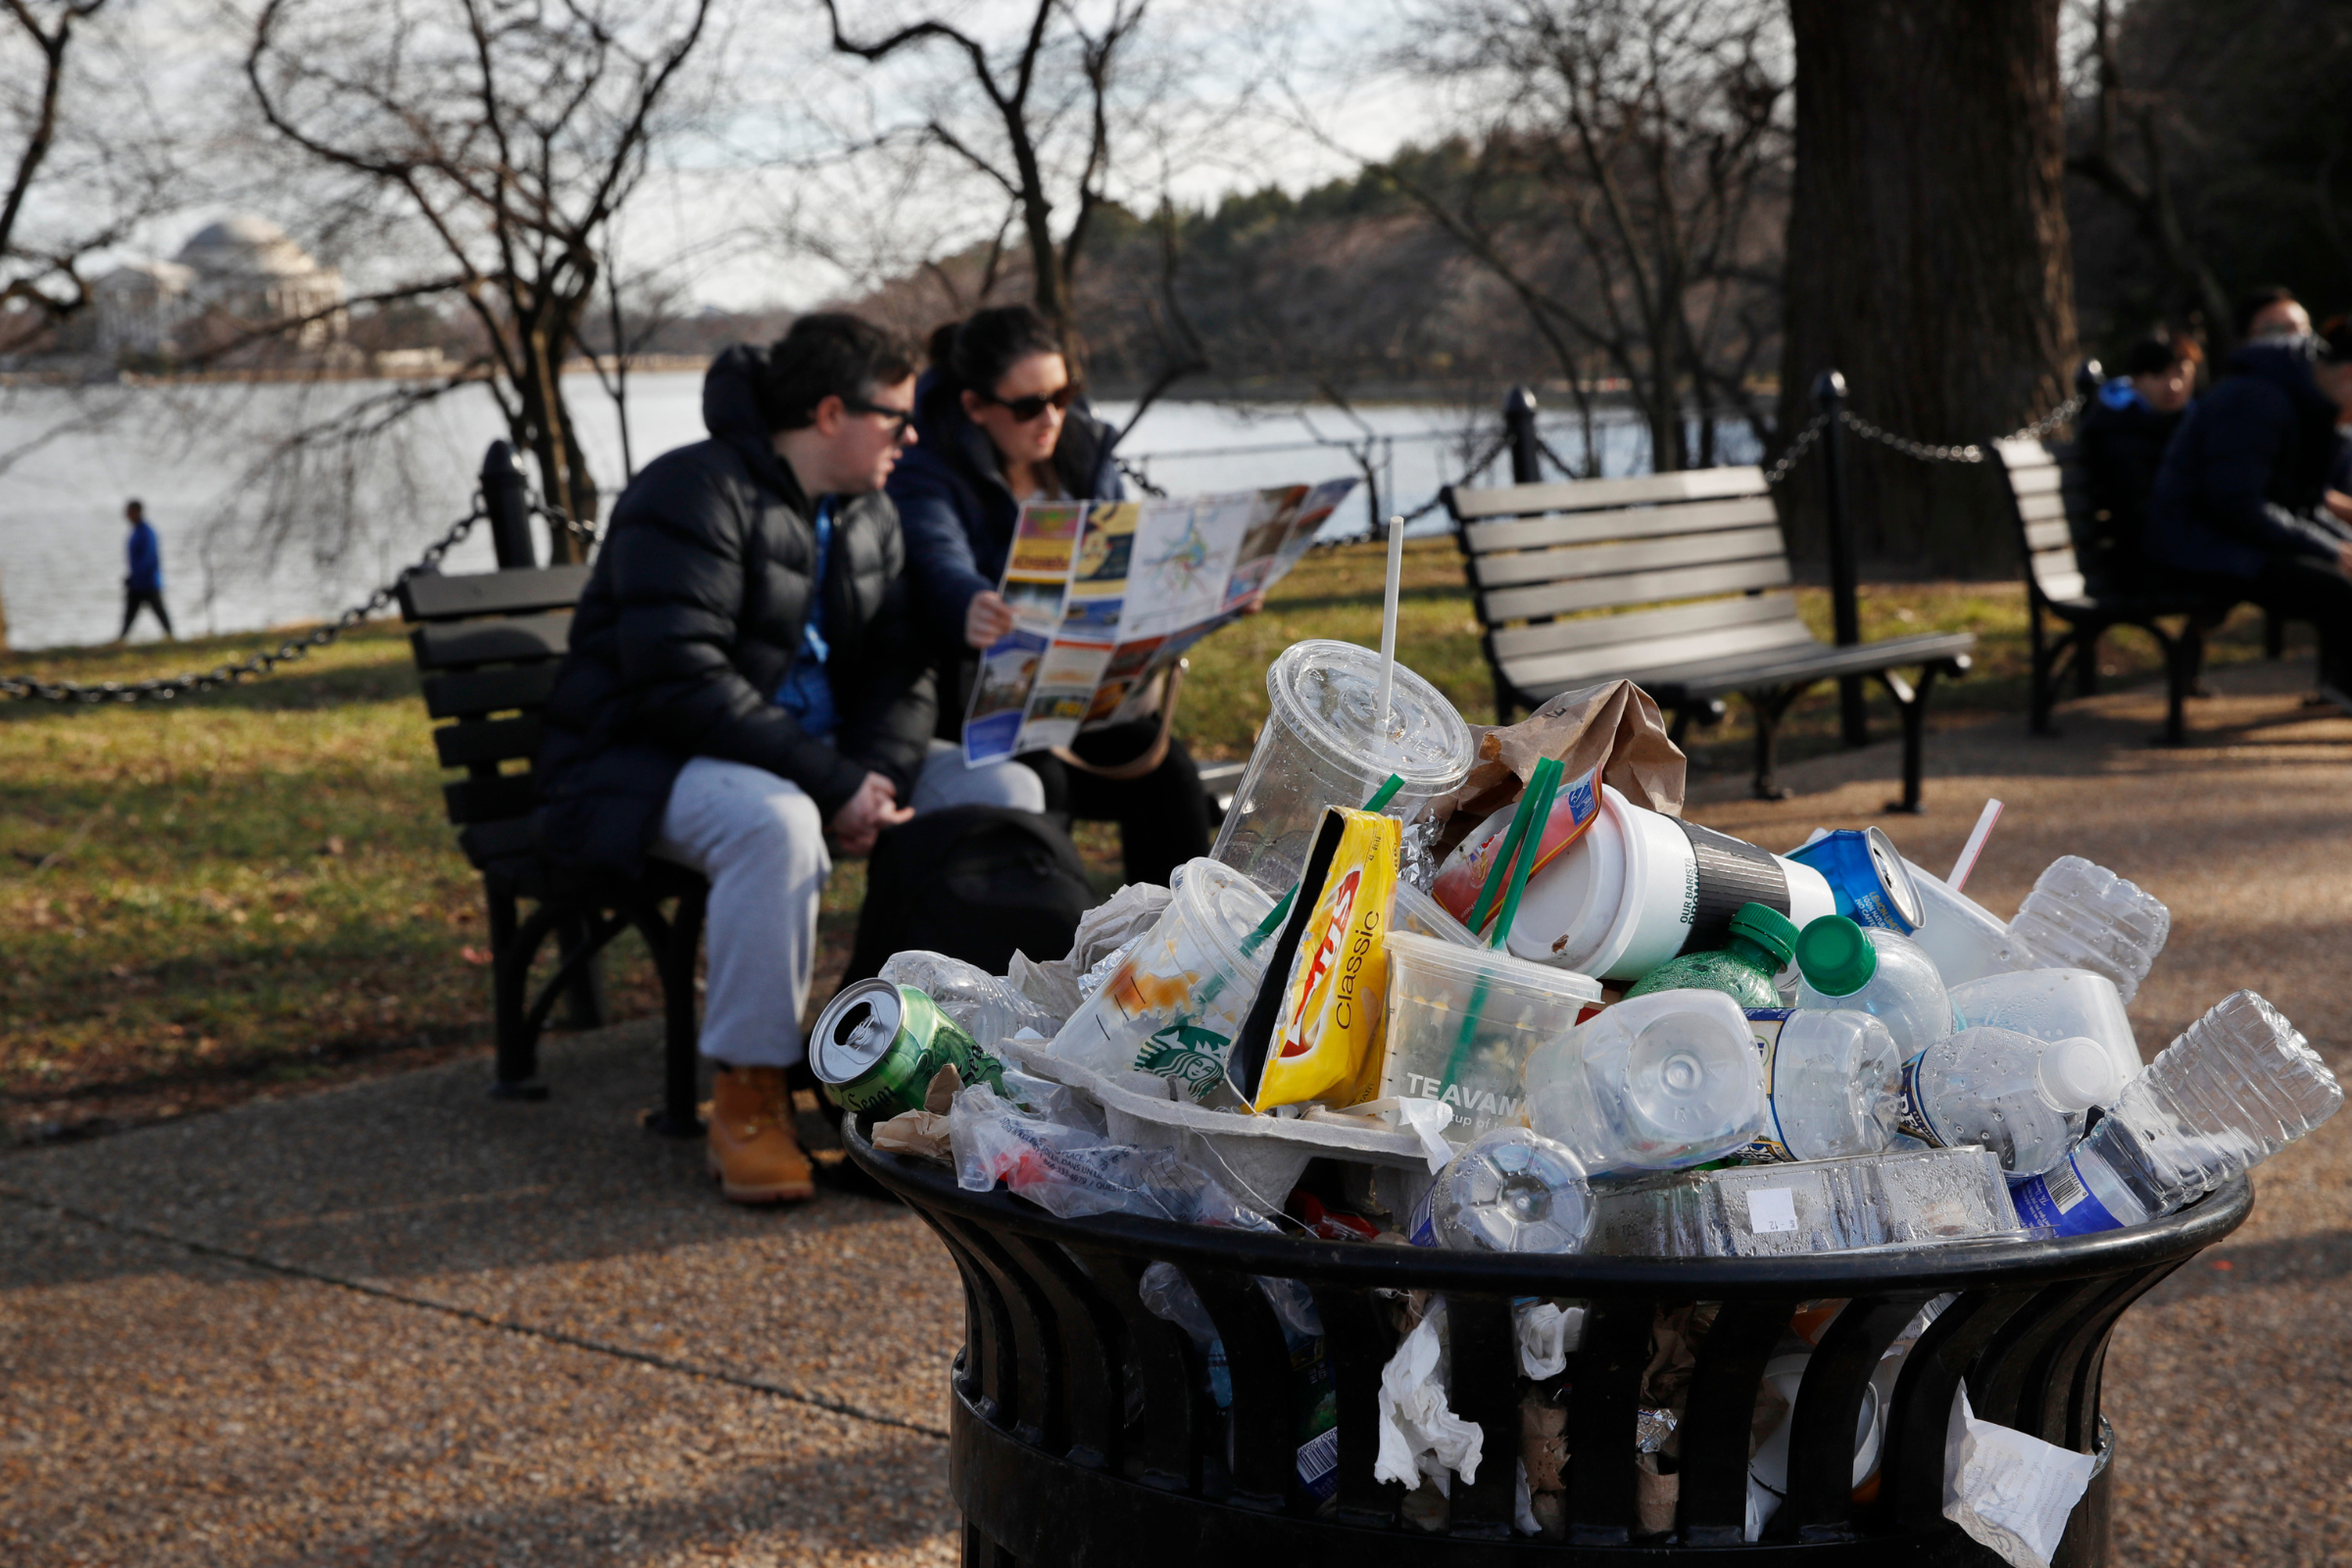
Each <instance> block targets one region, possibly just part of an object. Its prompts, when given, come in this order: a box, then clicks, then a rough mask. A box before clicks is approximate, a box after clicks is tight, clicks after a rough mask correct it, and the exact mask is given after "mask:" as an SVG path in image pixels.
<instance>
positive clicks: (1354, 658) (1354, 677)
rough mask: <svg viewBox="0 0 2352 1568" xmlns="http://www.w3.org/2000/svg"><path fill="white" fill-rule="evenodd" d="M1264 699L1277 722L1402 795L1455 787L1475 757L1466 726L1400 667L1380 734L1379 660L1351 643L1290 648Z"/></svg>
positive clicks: (1271, 674)
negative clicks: (1387, 781) (1395, 785)
mask: <svg viewBox="0 0 2352 1568" xmlns="http://www.w3.org/2000/svg"><path fill="white" fill-rule="evenodd" d="M1266 699H1267V701H1268V702H1270V703H1272V704H1273V705H1274V716H1275V717H1276V718H1278V719H1280V720H1281V721H1282V723H1283V724H1284V725H1285V726H1286V727H1287V728H1289V729H1290V730H1291V731H1292V733H1294V734H1296V735H1297V736H1298V737H1299V739H1300V740H1302V741H1304V742H1305V743H1306V744H1307V745H1308V746H1310V747H1312V748H1313V749H1314V750H1316V751H1318V752H1320V753H1322V754H1323V755H1324V756H1326V757H1329V758H1332V759H1334V760H1337V761H1339V762H1341V763H1342V764H1344V765H1346V766H1348V767H1350V768H1353V769H1355V770H1357V771H1359V772H1361V773H1363V774H1364V775H1365V776H1367V777H1370V778H1383V777H1386V776H1387V775H1388V774H1391V773H1395V774H1396V775H1397V776H1398V777H1399V778H1401V779H1403V780H1404V788H1405V792H1406V793H1407V794H1411V795H1437V794H1442V793H1443V792H1445V791H1446V790H1450V789H1452V788H1454V787H1455V786H1456V785H1458V784H1460V783H1461V781H1462V780H1463V778H1465V777H1466V776H1468V774H1469V772H1470V764H1471V762H1472V761H1473V760H1475V757H1476V753H1475V751H1474V749H1473V746H1472V742H1471V739H1470V725H1469V722H1468V721H1467V720H1465V719H1464V718H1463V717H1462V715H1461V714H1460V713H1459V712H1457V711H1455V710H1454V706H1453V704H1451V703H1449V702H1447V701H1446V697H1445V695H1444V694H1443V693H1442V692H1440V691H1439V690H1438V689H1437V688H1436V687H1435V686H1432V685H1431V684H1430V683H1429V682H1428V681H1426V680H1423V679H1422V678H1421V677H1420V676H1419V675H1416V674H1415V673H1413V671H1411V670H1409V669H1407V668H1405V667H1404V665H1402V664H1401V663H1400V664H1398V665H1397V684H1396V689H1395V691H1394V692H1393V693H1392V694H1391V696H1390V699H1389V703H1390V722H1389V724H1388V725H1387V726H1386V727H1387V733H1386V734H1385V735H1384V734H1380V733H1377V729H1378V726H1376V725H1375V723H1374V718H1373V712H1372V711H1373V710H1374V709H1375V708H1377V707H1379V706H1380V655H1378V654H1376V653H1374V652H1373V651H1372V650H1371V649H1369V648H1362V647H1358V646H1357V645H1356V644H1354V643H1343V642H1333V641H1331V640H1329V639H1326V638H1314V639H1310V640H1308V641H1306V642H1299V643H1293V644H1291V646H1290V647H1288V648H1286V649H1284V650H1283V652H1282V657H1281V658H1279V659H1277V660H1275V661H1274V662H1273V664H1272V665H1270V666H1269V667H1268V668H1267V670H1266ZM1350 804H1353V803H1350Z"/></svg>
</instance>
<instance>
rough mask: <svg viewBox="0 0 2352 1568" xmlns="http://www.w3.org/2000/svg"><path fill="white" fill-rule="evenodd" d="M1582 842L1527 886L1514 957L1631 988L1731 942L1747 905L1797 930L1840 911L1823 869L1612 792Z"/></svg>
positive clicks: (1604, 790) (1603, 793) (1607, 790)
mask: <svg viewBox="0 0 2352 1568" xmlns="http://www.w3.org/2000/svg"><path fill="white" fill-rule="evenodd" d="M1600 797H1601V805H1600V814H1599V815H1598V816H1597V817H1596V818H1594V820H1593V825H1592V826H1591V827H1590V828H1588V829H1586V831H1585V835H1584V837H1583V838H1581V839H1579V840H1577V842H1576V843H1574V844H1572V845H1570V846H1569V847H1568V849H1567V850H1565V851H1564V852H1562V853H1561V855H1560V857H1559V858H1557V859H1555V860H1553V861H1552V862H1551V863H1550V864H1549V865H1547V866H1545V867H1544V869H1543V870H1541V871H1538V872H1536V873H1535V875H1533V876H1531V877H1530V878H1528V882H1527V891H1526V893H1525V894H1523V895H1522V896H1521V898H1520V902H1519V915H1518V918H1517V920H1516V922H1515V923H1514V924H1513V925H1512V927H1511V935H1510V943H1509V946H1510V951H1511V952H1512V953H1514V954H1517V955H1518V956H1520V957H1522V958H1530V959H1533V960H1535V961H1536V962H1538V963H1548V964H1556V965H1558V966H1559V967H1561V968H1564V969H1574V970H1576V971H1578V972H1579V973H1581V974H1589V975H1598V976H1600V977H1601V978H1602V979H1606V980H1620V981H1627V982H1631V981H1635V980H1639V979H1641V978H1642V976H1643V975H1645V974H1647V973H1649V971H1650V970H1652V969H1654V968H1656V967H1657V966H1658V965H1659V964H1661V963H1664V962H1665V961H1666V960H1667V959H1668V958H1671V957H1673V956H1675V955H1676V954H1678V953H1684V952H1691V953H1704V952H1708V951H1711V950H1713V949H1716V948H1720V947H1722V946H1723V945H1724V944H1725V942H1726V941H1728V940H1729V939H1730V936H1731V919H1732V915H1733V913H1734V912H1735V911H1737V910H1738V909H1739V907H1740V906H1741V905H1742V904H1750V903H1753V904H1762V905H1765V906H1768V907H1771V908H1775V909H1778V910H1780V911H1781V912H1782V913H1783V914H1786V915H1787V916H1789V919H1791V920H1793V921H1795V922H1796V924H1797V925H1798V926H1799V927H1802V926H1803V925H1805V924H1806V923H1807V922H1808V921H1812V920H1816V919H1819V918H1820V917H1821V916H1823V915H1825V914H1835V913H1837V912H1838V902H1837V898H1836V895H1835V894H1833V893H1832V892H1831V890H1830V884H1829V882H1828V881H1827V879H1825V878H1824V877H1823V876H1822V874H1821V873H1820V872H1819V871H1816V870H1815V869H1813V867H1811V866H1809V865H1804V864H1800V863H1799V862H1797V861H1795V860H1791V859H1789V858H1786V857H1783V856H1778V855H1772V854H1769V853H1767V852H1766V851H1764V850H1760V849H1758V848H1756V846H1754V845H1752V844H1748V843H1744V842H1742V841H1741V840H1739V839H1735V838H1731V837H1729V836H1727V835H1725V834H1722V833H1717V832H1714V831H1713V830H1711V829H1708V828H1703V827H1700V826H1698V825H1697V824H1696V823H1693V822H1685V821H1683V820H1681V819H1680V818H1677V817H1671V816H1666V815H1664V814H1662V813H1660V812H1657V811H1652V810H1647V809H1643V808H1642V807H1639V806H1636V805H1634V804H1633V803H1632V802H1631V801H1628V800H1627V799H1626V798H1625V797H1624V796H1623V795H1621V794H1619V793H1618V792H1617V791H1616V790H1615V789H1614V788H1612V787H1611V786H1609V785H1606V784H1604V785H1602V786H1601V790H1600Z"/></svg>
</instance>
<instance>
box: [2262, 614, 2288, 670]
mask: <svg viewBox="0 0 2352 1568" xmlns="http://www.w3.org/2000/svg"><path fill="white" fill-rule="evenodd" d="M2262 657H2263V658H2265V659H2268V660H2272V661H2277V660H2280V659H2284V658H2285V657H2286V617H2285V616H2284V615H2281V614H2279V613H2278V612H2277V611H2276V610H2266V611H2264V612H2263V613H2262Z"/></svg>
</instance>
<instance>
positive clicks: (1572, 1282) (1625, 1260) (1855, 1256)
mask: <svg viewBox="0 0 2352 1568" xmlns="http://www.w3.org/2000/svg"><path fill="white" fill-rule="evenodd" d="M842 1134H843V1142H844V1143H845V1144H846V1145H847V1146H848V1150H849V1153H850V1157H851V1158H852V1159H854V1160H856V1161H857V1162H858V1165H859V1166H860V1167H861V1168H863V1169H864V1170H865V1171H866V1172H867V1173H868V1174H869V1175H871V1176H872V1177H873V1178H874V1179H875V1180H876V1181H878V1182H880V1183H881V1184H882V1185H883V1186H884V1187H885V1188H887V1189H889V1190H891V1191H892V1192H894V1193H896V1194H898V1195H899V1196H901V1197H903V1198H907V1199H908V1200H910V1201H918V1202H919V1203H920V1204H921V1205H922V1206H924V1207H929V1208H934V1209H940V1210H945V1211H947V1212H949V1213H953V1214H956V1215H960V1216H962V1217H965V1218H968V1219H971V1220H973V1221H975V1222H977V1223H979V1224H982V1225H985V1226H988V1227H991V1228H994V1229H1002V1230H1008V1231H1011V1232H1014V1233H1016V1234H1019V1235H1022V1236H1028V1237H1033V1238H1036V1239H1038V1240H1042V1241H1049V1242H1055V1243H1060V1244H1063V1245H1068V1246H1078V1247H1087V1248H1093V1249H1097V1250H1104V1251H1110V1252H1116V1253H1122V1254H1125V1255H1129V1256H1136V1257H1145V1258H1150V1259H1152V1260H1154V1261H1165V1262H1170V1263H1175V1264H1178V1265H1180V1266H1181V1265H1187V1264H1191V1265H1197V1266H1200V1267H1203V1268H1210V1269H1237V1268H1238V1269H1242V1270H1245V1271H1247V1272H1249V1273H1251V1274H1267V1275H1276V1276H1281V1277H1284V1278H1290V1279H1297V1280H1301V1281H1304V1282H1306V1283H1309V1284H1326V1285H1336V1286H1348V1287H1390V1288H1397V1289H1406V1288H1410V1289H1419V1290H1427V1289H1433V1288H1437V1289H1451V1290H1460V1291H1475V1292H1479V1293H1482V1294H1488V1295H1507V1296H1551V1297H1561V1296H1573V1297H1614V1296H1626V1297H1634V1296H1650V1297H1656V1296H1661V1295H1663V1296H1670V1297H1676V1298H1680V1299H1691V1300H1704V1299H1718V1298H1720V1297H1725V1296H1755V1295H1766V1294H1769V1295H1773V1296H1793V1297H1797V1298H1809V1297H1827V1296H1854V1295H1859V1294H1864V1293H1877V1292H1885V1291H1889V1290H1916V1291H1919V1292H1922V1293H1924V1294H1927V1295H1940V1294H1942V1293H1944V1292H1947V1291H1963V1290H1971V1289H1976V1288H1978V1287H1982V1286H1989V1285H2003V1286H2013V1285H2023V1284H2028V1283H2034V1282H2041V1281H2048V1280H2058V1279H2070V1278H2083V1277H2088V1276H2091V1275H2099V1274H2112V1273H2120V1272H2124V1271H2126V1270H2130V1269H2134V1268H2141V1267H2145V1266H2148V1265H2150V1264H2158V1263H2164V1262H2169V1261H2175V1260H2179V1259H2182V1258H2186V1257H2189V1256H2190V1255H2192V1254H2194V1253H2195V1252H2197V1251H2198V1250H2202V1249H2204V1248H2206V1247H2210V1246H2212V1245H2213V1244H2214V1243H2216V1242H2218V1241H2220V1240H2221V1239H2222V1238H2223V1237H2225V1236H2227V1235H2229V1233H2230V1232H2231V1231H2233V1230H2235V1229H2236V1228H2237V1227H2238V1226H2239V1225H2240V1224H2242V1223H2244V1221H2245V1219H2246V1216H2247V1215H2248V1214H2249V1213H2251V1212H2252V1210H2253V1206H2254V1194H2253V1189H2252V1187H2251V1185H2250V1184H2249V1183H2248V1182H2247V1180H2246V1178H2245V1177H2244V1176H2242V1175H2241V1176H2235V1177H2232V1178H2230V1179H2229V1181H2228V1182H2225V1183H2224V1184H2223V1185H2222V1186H2220V1187H2218V1188H2216V1189H2215V1190H2214V1191H2212V1192H2211V1193H2208V1194H2207V1195H2205V1197H2203V1198H2201V1199H2199V1200H2198V1201H2195V1202H2193V1203H2190V1204H2189V1205H2188V1206H2187V1207H2185V1208H2183V1209H2180V1211H2178V1212H2176V1213H2172V1214H2168V1215H2165V1216H2164V1217H2163V1218H2161V1219H2157V1220H2152V1221H2150V1222H2148V1223H2147V1224H2144V1225H2137V1226H2132V1227H2131V1228H2129V1229H2125V1230H2115V1231H2102V1232H2098V1233H2095V1234H2092V1235H2088V1236H2070V1237H2063V1238H2059V1239H2056V1240H2049V1241H2040V1240H2032V1241H2020V1242H1968V1243H1953V1244H1945V1245H1941V1246H1936V1247H1926V1248H1918V1249H1877V1250H1868V1251H1852V1252H1816V1253H1809V1254H1806V1255H1802V1256H1792V1257H1763V1258H1755V1257H1720V1258H1658V1257H1596V1256H1586V1255H1583V1254H1577V1255H1572V1256H1565V1257H1512V1256H1505V1255H1501V1254H1496V1253H1482V1252H1456V1251H1441V1250H1434V1249H1430V1248H1418V1247H1399V1246H1390V1245H1382V1244H1377V1243H1363V1242H1326V1241H1321V1240H1317V1239H1314V1238H1299V1237H1293V1236H1277V1235H1268V1234H1265V1233H1263V1232H1255V1231H1236V1230H1223V1229H1217V1228H1213V1227H1210V1226H1203V1225H1184V1224H1179V1223H1176V1222H1174V1221H1171V1220H1156V1219H1145V1218H1141V1217H1138V1216H1135V1215H1128V1214H1093V1215H1088V1216H1086V1217H1084V1218H1080V1219H1061V1218H1057V1217H1056V1216H1054V1214H1052V1213H1050V1212H1048V1211H1047V1210H1045V1209H1043V1208H1040V1207H1038V1206H1036V1205H1035V1204H1033V1203H1030V1202H1029V1201H1026V1200H1024V1199H1021V1198H1018V1197H1015V1196H1014V1195H1013V1194H1012V1193H1010V1192H1009V1191H1007V1190H1005V1188H1004V1187H1003V1186H1002V1185H1000V1186H999V1187H998V1188H997V1189H996V1190H995V1191H993V1192H986V1193H975V1192H967V1191H965V1190H964V1189H963V1188H962V1187H960V1186H958V1185H957V1183H956V1177H955V1173H954V1172H952V1171H947V1170H943V1169H942V1168H940V1167H939V1166H937V1165H935V1164H932V1163H931V1162H929V1161H925V1160H917V1159H913V1158H909V1157H907V1156H903V1155H897V1154H890V1153H885V1152H880V1151H878V1150H876V1149H875V1148H874V1147H873V1146H872V1145H871V1144H870V1143H868V1142H867V1141H866V1139H865V1138H864V1137H863V1136H862V1135H861V1134H860V1133H859V1131H858V1128H857V1126H856V1124H855V1118H851V1119H849V1120H845V1122H844V1124H843V1128H842Z"/></svg>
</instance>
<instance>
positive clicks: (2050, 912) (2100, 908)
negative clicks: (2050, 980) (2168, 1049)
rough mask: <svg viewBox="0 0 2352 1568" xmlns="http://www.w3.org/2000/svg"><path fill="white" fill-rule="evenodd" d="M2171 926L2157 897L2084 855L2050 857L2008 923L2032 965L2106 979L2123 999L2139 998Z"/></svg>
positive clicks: (2011, 932)
mask: <svg viewBox="0 0 2352 1568" xmlns="http://www.w3.org/2000/svg"><path fill="white" fill-rule="evenodd" d="M2172 929H2173V913H2172V911H2171V910H2170V909H2168V908H2166V907H2164V904H2163V902H2162V901H2161V900H2159V899H2158V898H2156V896H2155V895H2154V894H2151V893H2148V892H2146V891H2145V890H2143V889H2142V888H2140V887H2139V886H2138V885H2137V884H2135V883H2131V882H2127V881H2125V880H2124V879H2123V878H2122V877H2120V876H2117V875H2116V874H2115V873H2114V872H2113V871H2110V870H2108V869H2107V868H2106V867H2105V866H2103V865H2094V864H2093V863H2091V862H2090V861H2088V860H2085V859H2084V858H2082V857H2081V856H2080V855H2062V856H2060V857H2059V858H2057V859H2055V860H2052V861H2051V862H2050V863H2049V866H2048V867H2047V868H2046V869H2045V870H2044V871H2043V872H2042V873H2041V875H2040V876H2038V877H2036V878H2035V879H2034V891H2033V892H2031V893H2029V894H2027V895H2026V900H2025V902H2024V903H2023V904H2021V905H2019V906H2018V907H2017V918H2015V919H2014V920H2011V921H2010V922H2009V935H2010V936H2011V937H2013V938H2014V939H2016V940H2017V941H2018V942H2020V943H2022V944H2024V945H2025V947H2026V948H2027V949H2029V950H2030V951H2031V952H2032V954H2033V956H2034V967H2036V968H2045V969H2088V970H2089V971H2090V972H2091V973H2093V974H2103V975H2105V976H2106V977H2107V978H2108V979H2110V980H2112V981H2114V982H2115V988H2116V990H2118V991H2120V992H2122V993H2123V997H2124V1000H2125V1001H2126V1002H2130V1001H2131V999H2132V998H2133V997H2134V996H2136V995H2138V994H2139V983H2140V982H2141V981H2142V980H2145V979H2146V978H2147V977H2148V968H2149V966H2150V965H2151V964H2153V963H2154V962H2155V961H2156V956H2157V955H2158V954H2160V953H2162V952H2163V951H2164V939H2165V938H2166V937H2168V936H2170V935H2171V934H2172Z"/></svg>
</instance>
